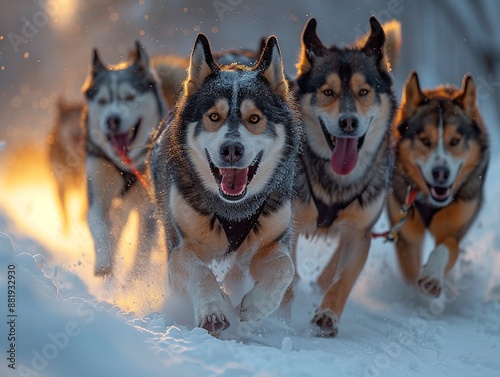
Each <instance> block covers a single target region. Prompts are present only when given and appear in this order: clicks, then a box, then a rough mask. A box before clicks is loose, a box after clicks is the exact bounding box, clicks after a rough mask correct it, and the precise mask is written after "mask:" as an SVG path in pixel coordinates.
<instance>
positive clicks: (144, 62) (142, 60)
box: [133, 40, 149, 71]
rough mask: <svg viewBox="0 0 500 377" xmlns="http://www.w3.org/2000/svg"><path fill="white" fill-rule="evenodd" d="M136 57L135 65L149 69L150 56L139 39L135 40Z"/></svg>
mask: <svg viewBox="0 0 500 377" xmlns="http://www.w3.org/2000/svg"><path fill="white" fill-rule="evenodd" d="M134 55H135V58H134V62H133V65H135V66H136V67H138V68H139V69H142V70H144V71H147V70H148V69H149V56H148V54H147V53H146V50H145V49H144V46H143V45H142V44H141V42H139V41H138V40H136V41H135V53H134Z"/></svg>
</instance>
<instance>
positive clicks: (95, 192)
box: [82, 42, 165, 276]
mask: <svg viewBox="0 0 500 377" xmlns="http://www.w3.org/2000/svg"><path fill="white" fill-rule="evenodd" d="M82 90H83V93H84V95H85V98H86V103H85V107H84V110H83V113H84V116H83V122H84V126H85V133H86V149H87V160H86V171H87V178H88V180H87V185H88V191H89V212H88V224H89V228H90V231H91V234H92V237H93V239H94V245H95V253H96V262H95V274H96V275H98V276H107V275H111V274H112V273H113V264H114V258H115V255H116V252H117V246H118V242H119V239H120V236H121V234H122V232H123V228H124V226H125V224H126V221H127V219H128V217H129V214H130V213H131V212H132V211H137V212H138V215H139V216H138V217H139V226H138V243H137V256H136V264H135V266H136V267H137V268H141V267H144V264H145V263H147V261H148V258H149V253H150V251H151V248H152V247H154V245H155V244H156V228H157V227H156V221H155V220H154V218H153V215H154V206H153V203H152V200H151V199H150V197H149V196H148V193H147V190H146V188H145V187H143V184H141V182H140V181H142V182H146V180H147V174H146V178H145V177H144V176H143V174H144V173H145V168H144V162H145V159H146V156H147V152H148V150H149V144H150V141H151V140H150V137H151V134H152V131H153V130H154V129H156V128H157V126H158V124H159V122H160V120H161V119H162V118H163V116H164V115H165V105H164V102H163V99H162V97H161V94H160V90H159V84H158V80H157V78H156V76H155V73H154V72H153V70H152V69H151V68H150V65H149V61H148V57H147V55H146V52H145V51H144V48H143V47H142V46H141V45H140V44H139V42H137V43H136V50H135V52H134V53H133V54H131V57H130V59H129V60H128V61H126V62H122V63H120V64H118V65H115V66H110V67H106V66H105V65H104V64H103V63H102V62H101V60H100V59H99V56H98V53H97V51H96V50H94V54H93V60H92V65H91V68H90V71H89V74H88V76H87V81H86V82H85V84H84V86H83V89H82ZM138 181H139V182H138ZM145 185H146V184H145Z"/></svg>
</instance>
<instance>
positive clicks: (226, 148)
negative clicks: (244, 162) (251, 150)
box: [220, 141, 245, 162]
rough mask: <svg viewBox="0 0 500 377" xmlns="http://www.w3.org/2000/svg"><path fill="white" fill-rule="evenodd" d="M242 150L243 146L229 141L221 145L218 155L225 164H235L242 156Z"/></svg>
mask: <svg viewBox="0 0 500 377" xmlns="http://www.w3.org/2000/svg"><path fill="white" fill-rule="evenodd" d="M244 150H245V149H244V148H243V144H241V143H236V142H234V141H229V142H225V143H224V144H222V146H221V147H220V154H221V155H222V158H223V159H224V160H225V161H227V162H237V161H239V160H240V158H241V156H243V152H244Z"/></svg>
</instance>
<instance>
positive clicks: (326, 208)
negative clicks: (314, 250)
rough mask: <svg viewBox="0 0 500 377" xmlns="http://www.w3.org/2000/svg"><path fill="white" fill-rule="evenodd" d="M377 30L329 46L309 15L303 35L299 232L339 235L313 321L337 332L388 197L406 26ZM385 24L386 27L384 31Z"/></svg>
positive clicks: (377, 25)
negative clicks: (394, 68) (395, 82)
mask: <svg viewBox="0 0 500 377" xmlns="http://www.w3.org/2000/svg"><path fill="white" fill-rule="evenodd" d="M370 25H371V33H370V34H369V35H368V36H367V37H366V38H363V39H362V40H361V41H358V42H357V43H356V44H355V45H354V46H352V47H347V48H339V47H336V46H332V47H325V46H324V45H323V43H322V42H321V40H320V39H319V38H318V36H317V34H316V20H315V19H311V20H310V21H309V22H308V23H307V25H306V26H305V29H304V32H303V34H302V54H301V59H300V62H299V64H298V78H297V80H296V85H297V87H298V89H297V92H298V96H299V102H300V105H301V109H302V113H303V117H304V128H305V134H306V143H305V147H304V153H303V154H302V158H301V167H302V169H301V175H300V179H299V184H298V193H299V198H298V200H297V201H296V204H297V205H296V207H295V208H296V209H295V212H296V214H297V215H296V223H297V236H298V235H300V234H302V235H306V236H318V237H335V236H338V237H339V243H338V247H337V249H336V251H335V254H334V255H333V257H332V259H331V260H330V261H329V263H328V264H327V266H326V267H325V269H324V271H323V273H322V274H321V276H320V277H319V280H318V283H319V285H320V287H321V288H322V289H323V290H325V291H326V293H325V295H324V298H323V301H322V303H321V304H320V306H319V308H318V309H317V311H316V314H315V316H314V319H313V323H314V324H315V325H317V328H318V330H319V331H318V333H319V335H326V336H335V335H336V334H337V331H338V321H339V319H340V315H341V314H342V311H343V309H344V305H345V302H346V300H347V298H348V296H349V294H350V292H351V289H352V287H353V285H354V283H355V281H356V279H357V277H358V275H359V273H360V272H361V270H362V268H363V266H364V264H365V261H366V258H367V256H368V250H369V248H370V242H371V229H372V227H373V225H374V224H375V222H376V221H377V219H378V217H379V215H380V213H381V211H382V209H383V206H384V201H385V197H386V194H387V188H388V184H389V177H390V174H391V170H392V161H393V156H392V154H391V151H390V143H391V124H392V119H393V116H394V112H395V110H396V101H395V98H394V95H393V89H392V79H391V76H390V74H389V71H390V64H391V63H392V64H394V61H395V60H396V59H397V55H398V51H399V46H400V44H401V32H400V25H399V23H398V22H396V21H392V22H390V23H388V24H386V25H384V28H383V27H382V26H381V25H380V23H379V22H378V21H377V20H376V19H375V18H373V17H372V18H371V19H370ZM384 29H385V31H384Z"/></svg>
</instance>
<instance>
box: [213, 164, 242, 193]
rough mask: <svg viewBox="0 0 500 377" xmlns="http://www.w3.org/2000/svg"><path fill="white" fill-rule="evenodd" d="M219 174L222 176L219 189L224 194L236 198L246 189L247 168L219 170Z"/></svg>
mask: <svg viewBox="0 0 500 377" xmlns="http://www.w3.org/2000/svg"><path fill="white" fill-rule="evenodd" d="M220 174H221V175H222V182H221V189H222V191H223V192H224V193H225V194H227V195H231V196H238V195H240V194H242V193H243V191H245V188H246V187H247V177H248V168H246V169H234V168H221V169H220Z"/></svg>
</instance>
